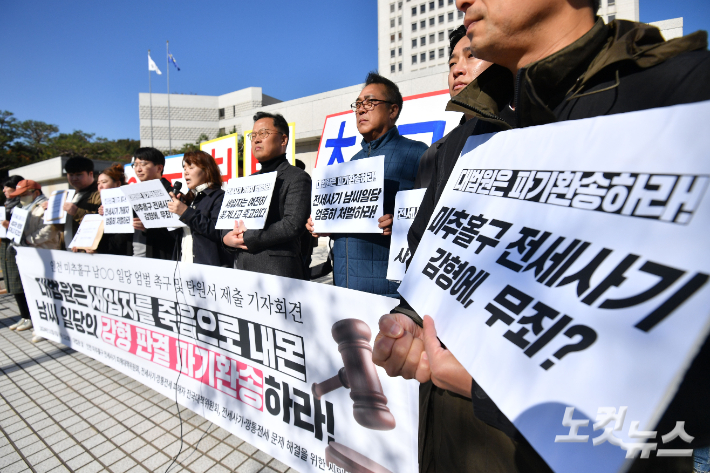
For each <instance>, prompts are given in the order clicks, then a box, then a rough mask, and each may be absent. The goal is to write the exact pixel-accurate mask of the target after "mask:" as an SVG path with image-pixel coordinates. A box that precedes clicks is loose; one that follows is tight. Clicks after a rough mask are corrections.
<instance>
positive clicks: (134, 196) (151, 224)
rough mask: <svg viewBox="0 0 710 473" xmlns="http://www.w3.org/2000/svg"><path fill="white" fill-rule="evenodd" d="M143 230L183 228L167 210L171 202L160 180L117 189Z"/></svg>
mask: <svg viewBox="0 0 710 473" xmlns="http://www.w3.org/2000/svg"><path fill="white" fill-rule="evenodd" d="M119 189H120V190H121V192H123V195H125V196H126V198H127V199H128V202H129V203H130V204H131V206H132V207H133V210H135V212H136V214H137V215H138V218H139V219H141V222H143V225H144V226H145V228H166V227H167V228H175V227H185V226H187V225H185V224H184V223H182V222H181V221H180V217H179V216H178V215H177V214H174V213H172V212H170V211H169V210H168V203H170V202H171V201H172V199H171V198H170V195H169V194H168V192H167V191H166V190H165V187H163V184H162V183H161V182H160V179H153V180H151V181H145V182H140V183H138V184H133V185H130V186H123V187H119Z"/></svg>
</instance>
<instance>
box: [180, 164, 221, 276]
mask: <svg viewBox="0 0 710 473" xmlns="http://www.w3.org/2000/svg"><path fill="white" fill-rule="evenodd" d="M182 169H183V175H184V177H185V182H186V183H187V187H188V188H189V189H190V191H189V192H188V194H187V195H185V196H183V195H182V194H178V195H175V194H173V193H172V192H171V193H170V197H172V199H173V201H172V202H170V203H169V204H168V210H170V211H171V212H172V213H174V214H176V215H179V216H180V221H181V222H183V223H184V224H186V225H187V227H185V228H179V229H177V230H176V231H175V233H176V234H177V240H176V242H175V249H174V250H173V260H175V261H182V262H183V263H197V264H209V265H212V266H231V265H232V258H231V257H230V255H228V254H227V253H226V252H225V251H224V250H223V248H222V245H221V240H222V232H221V231H220V230H217V229H216V228H215V225H216V224H217V218H218V217H219V209H220V208H221V207H222V200H223V199H224V191H223V190H222V174H221V173H220V171H219V166H218V165H217V162H216V161H215V160H214V158H213V157H212V156H210V155H209V154H207V153H205V152H204V151H189V152H187V153H185V155H184V156H183V158H182Z"/></svg>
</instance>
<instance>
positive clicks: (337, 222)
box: [311, 156, 385, 233]
mask: <svg viewBox="0 0 710 473" xmlns="http://www.w3.org/2000/svg"><path fill="white" fill-rule="evenodd" d="M384 187H385V157H384V156H372V157H370V158H365V159H358V160H356V161H349V162H347V163H342V164H338V165H335V166H323V167H319V168H316V169H314V170H313V186H312V188H311V189H312V190H311V217H312V218H313V224H314V227H315V232H316V233H382V229H381V228H379V227H378V225H379V222H378V219H379V218H380V217H382V216H383V215H384V209H383V204H384Z"/></svg>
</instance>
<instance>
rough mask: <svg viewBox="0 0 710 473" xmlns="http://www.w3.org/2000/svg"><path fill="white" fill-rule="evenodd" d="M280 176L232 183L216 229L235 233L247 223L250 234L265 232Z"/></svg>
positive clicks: (263, 176) (232, 181)
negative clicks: (237, 225)
mask: <svg viewBox="0 0 710 473" xmlns="http://www.w3.org/2000/svg"><path fill="white" fill-rule="evenodd" d="M276 174H277V172H276V171H274V172H267V173H266V174H255V175H253V176H247V177H240V178H237V179H232V180H230V181H229V184H228V185H227V186H226V187H225V188H224V200H222V207H221V208H220V209H219V219H218V220H217V225H216V226H215V228H219V229H225V230H231V229H233V228H234V222H236V221H237V220H243V221H244V225H245V226H246V227H247V228H248V229H249V230H261V229H262V228H264V225H265V224H266V217H267V216H268V215H269V205H271V198H272V195H273V193H274V185H275V184H276Z"/></svg>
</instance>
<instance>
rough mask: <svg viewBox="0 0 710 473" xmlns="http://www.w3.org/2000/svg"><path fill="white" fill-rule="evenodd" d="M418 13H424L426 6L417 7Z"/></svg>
mask: <svg viewBox="0 0 710 473" xmlns="http://www.w3.org/2000/svg"><path fill="white" fill-rule="evenodd" d="M419 13H426V5H419Z"/></svg>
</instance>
